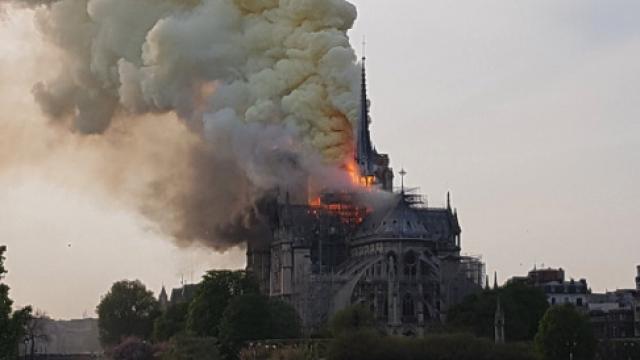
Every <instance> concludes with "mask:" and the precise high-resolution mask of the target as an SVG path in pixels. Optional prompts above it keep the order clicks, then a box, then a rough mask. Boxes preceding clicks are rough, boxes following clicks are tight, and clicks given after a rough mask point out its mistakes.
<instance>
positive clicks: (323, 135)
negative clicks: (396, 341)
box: [12, 0, 359, 250]
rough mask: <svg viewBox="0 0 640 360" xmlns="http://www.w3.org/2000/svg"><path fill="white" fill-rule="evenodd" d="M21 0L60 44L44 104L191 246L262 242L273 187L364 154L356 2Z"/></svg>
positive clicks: (38, 94) (40, 85)
mask: <svg viewBox="0 0 640 360" xmlns="http://www.w3.org/2000/svg"><path fill="white" fill-rule="evenodd" d="M12 3H13V4H14V5H17V6H22V7H29V8H33V9H35V11H36V13H35V14H36V15H35V20H36V24H37V27H38V29H39V31H40V33H41V36H42V37H43V38H44V39H45V40H46V42H47V43H49V44H51V45H52V46H53V47H54V48H55V49H56V55H55V56H56V58H55V61H56V62H57V63H58V65H56V66H59V71H58V73H57V75H55V76H53V77H50V78H44V79H42V80H41V81H39V82H37V83H36V84H34V86H33V90H32V92H33V96H34V98H35V100H36V102H37V103H38V104H39V106H40V109H41V111H42V112H43V113H44V114H46V116H47V117H48V118H49V119H50V123H51V124H53V125H54V126H55V127H58V128H60V129H67V130H70V131H71V133H72V134H75V135H74V137H73V138H74V139H77V138H78V135H79V134H81V135H83V136H80V137H81V138H83V140H74V141H76V143H75V145H74V146H72V147H71V149H76V150H78V151H80V149H86V148H87V146H89V147H91V148H92V149H94V150H92V151H98V153H99V154H100V155H99V156H97V157H99V158H100V159H99V160H96V161H97V162H98V163H99V165H96V166H95V169H94V170H95V171H96V173H100V174H101V176H102V178H103V179H102V181H104V182H105V183H106V184H108V188H109V189H110V191H113V192H115V193H118V194H119V195H120V196H121V197H122V198H127V200H128V201H131V202H133V203H135V206H137V208H138V209H139V210H140V211H141V212H143V213H144V214H145V215H147V216H148V217H149V218H150V219H153V220H154V221H155V222H156V223H157V224H158V225H159V226H160V227H161V228H162V229H163V230H165V231H167V232H168V233H170V234H172V235H173V236H174V237H175V238H176V239H178V240H179V242H180V243H181V244H190V243H192V242H203V243H205V244H208V245H210V246H212V247H213V248H216V249H218V250H224V249H226V248H228V247H231V246H235V245H238V244H241V243H242V242H244V241H251V240H252V239H255V238H259V237H260V236H261V234H260V231H261V229H260V228H259V227H256V226H255V225H256V223H257V222H259V221H258V220H259V217H260V211H259V207H260V200H261V199H262V198H263V197H264V196H265V194H267V193H269V192H270V191H273V189H274V188H276V187H281V188H282V187H288V186H294V185H295V184H296V183H297V182H299V181H300V180H301V179H303V178H305V177H307V176H316V177H318V178H330V177H331V176H327V173H330V172H332V171H334V170H332V169H335V167H336V166H338V165H339V164H341V163H342V162H344V161H345V160H346V159H347V158H348V157H349V156H350V154H351V153H352V147H353V145H352V142H353V123H354V121H355V119H356V118H357V109H358V106H357V102H358V74H359V71H358V65H357V64H356V59H355V54H354V51H353V49H352V48H351V46H350V44H349V39H348V37H347V31H348V30H349V29H350V28H351V26H352V25H353V22H354V20H355V17H356V10H355V7H354V6H353V5H351V4H350V3H348V2H347V1H345V0H323V1H318V0H135V1H132V0H58V1H54V0H13V1H12ZM53 60H54V59H52V62H53ZM175 118H178V119H180V123H177V122H175V121H173V120H171V119H175ZM78 143H81V144H82V146H80V145H78ZM87 144H88V145H87ZM95 149H99V150H95ZM67 150H68V149H67ZM82 151H84V150H82ZM320 174H322V176H320ZM133 179H135V180H136V181H133ZM133 184H135V185H133Z"/></svg>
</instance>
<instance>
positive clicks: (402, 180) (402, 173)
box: [400, 168, 407, 193]
mask: <svg viewBox="0 0 640 360" xmlns="http://www.w3.org/2000/svg"><path fill="white" fill-rule="evenodd" d="M405 176H407V172H406V170H405V169H404V168H403V169H402V170H400V179H401V188H400V189H401V191H402V192H403V193H404V177H405Z"/></svg>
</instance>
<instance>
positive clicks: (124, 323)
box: [97, 280, 160, 346]
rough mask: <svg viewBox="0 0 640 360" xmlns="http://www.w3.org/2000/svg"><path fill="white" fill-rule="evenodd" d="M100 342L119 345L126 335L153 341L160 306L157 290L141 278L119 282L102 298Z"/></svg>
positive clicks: (99, 310) (106, 344)
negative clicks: (143, 282) (155, 293)
mask: <svg viewBox="0 0 640 360" xmlns="http://www.w3.org/2000/svg"><path fill="white" fill-rule="evenodd" d="M97 313H98V328H99V330H100V341H101V342H102V344H103V345H105V346H113V345H116V344H118V343H119V342H120V341H121V340H122V339H124V338H126V337H132V336H133V337H138V338H141V339H143V340H149V339H150V338H151V334H152V332H153V323H154V321H155V319H156V318H157V317H158V316H159V314H160V306H159V304H158V302H157V301H156V299H155V298H154V297H153V293H152V292H151V291H148V290H147V288H146V287H145V286H144V285H143V284H142V283H141V282H140V281H137V280H136V281H126V280H124V281H119V282H116V283H115V284H113V286H112V287H111V290H110V291H109V292H108V293H107V294H106V295H105V296H104V297H103V298H102V300H101V301H100V304H99V305H98V308H97Z"/></svg>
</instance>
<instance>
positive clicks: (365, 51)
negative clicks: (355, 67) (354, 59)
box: [362, 36, 367, 60]
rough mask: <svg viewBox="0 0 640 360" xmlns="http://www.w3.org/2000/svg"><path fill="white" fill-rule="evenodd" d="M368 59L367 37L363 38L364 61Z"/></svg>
mask: <svg viewBox="0 0 640 360" xmlns="http://www.w3.org/2000/svg"><path fill="white" fill-rule="evenodd" d="M366 58H367V37H366V36H363V37H362V59H363V60H364V59H366Z"/></svg>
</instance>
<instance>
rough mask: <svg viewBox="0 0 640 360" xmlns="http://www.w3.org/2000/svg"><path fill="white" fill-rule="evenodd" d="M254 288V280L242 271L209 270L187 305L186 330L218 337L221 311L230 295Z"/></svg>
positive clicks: (244, 292)
mask: <svg viewBox="0 0 640 360" xmlns="http://www.w3.org/2000/svg"><path fill="white" fill-rule="evenodd" d="M258 292H259V289H258V285H257V282H256V281H255V280H254V279H253V278H252V277H251V276H249V275H248V274H247V273H246V272H244V271H227V270H224V271H209V272H208V273H207V274H206V275H205V276H204V277H203V278H202V282H201V283H200V286H199V288H198V291H197V293H196V296H195V298H194V299H193V301H191V304H190V305H189V315H188V318H187V330H189V331H190V332H192V333H193V334H195V335H197V336H201V337H218V328H219V326H220V320H221V319H222V314H223V313H224V311H225V309H226V307H227V305H228V304H229V302H230V301H231V299H233V298H234V297H236V296H239V295H243V294H258Z"/></svg>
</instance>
